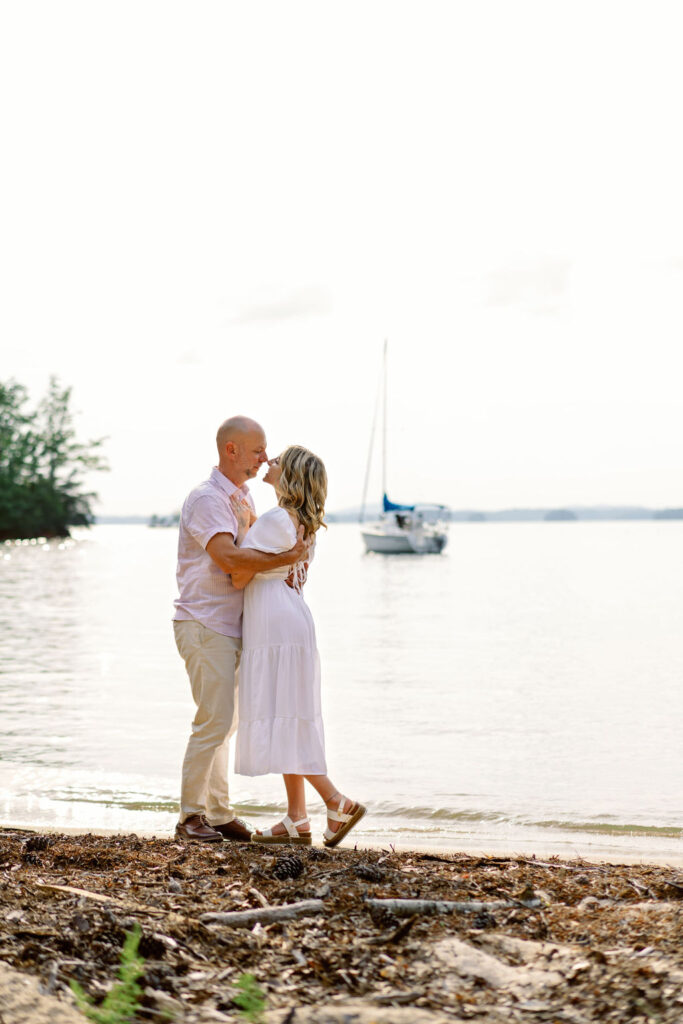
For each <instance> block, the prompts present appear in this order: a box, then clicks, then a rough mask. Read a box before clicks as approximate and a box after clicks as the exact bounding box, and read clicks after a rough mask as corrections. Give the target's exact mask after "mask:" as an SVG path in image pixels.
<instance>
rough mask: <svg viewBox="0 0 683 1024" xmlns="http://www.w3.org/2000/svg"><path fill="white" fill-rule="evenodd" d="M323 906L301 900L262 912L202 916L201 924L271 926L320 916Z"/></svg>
mask: <svg viewBox="0 0 683 1024" xmlns="http://www.w3.org/2000/svg"><path fill="white" fill-rule="evenodd" d="M324 909H325V904H324V903H323V901H322V900H301V901H300V902H299V903H288V904H285V906H282V907H267V908H266V907H264V908H263V910H236V911H232V912H230V913H227V914H217V913H210V914H202V915H201V916H200V918H199V920H200V921H201V922H202V924H218V925H222V926H223V927H224V928H251V927H252V925H255V924H271V923H272V922H273V921H288V920H290V919H291V918H293V917H311V916H312V915H314V914H322V913H323V912H324Z"/></svg>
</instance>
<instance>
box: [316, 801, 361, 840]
mask: <svg viewBox="0 0 683 1024" xmlns="http://www.w3.org/2000/svg"><path fill="white" fill-rule="evenodd" d="M346 799H347V797H345V796H342V794H341V793H340V794H339V806H338V807H337V810H336V811H331V810H330V809H329V807H328V809H327V817H328V818H329V820H330V821H339V822H341V824H340V826H339V828H338V829H337V831H336V832H333V831H332V829H331V828H326V829H325V831H324V833H323V842H324V844H325V846H336V845H337V843H340V842H341V841H342V839H343V838H344V836H345V835H347V833H349V832H350V831H351V829H352V828H353V826H354V825H357V824H358V822H359V821H360V819H361V818H362V817H363V815H364V814H365V810H366V809H365V807H363V805H362V804H355V803H353V802H351V810H350V811H347V812H344V811H343V810H342V808H343V806H344V802H345V801H346Z"/></svg>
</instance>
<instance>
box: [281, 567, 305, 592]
mask: <svg viewBox="0 0 683 1024" xmlns="http://www.w3.org/2000/svg"><path fill="white" fill-rule="evenodd" d="M296 575H297V580H296V581H295V579H294V569H293V568H292V571H291V572H290V574H289V576H288V577H287V579H286V580H285V583H286V584H287V586H288V587H291V588H292V590H301V588H302V587H303V585H304V583H305V582H306V580H307V579H308V562H304V563H303V565H300V566H299V568H298V569H297V573H296ZM295 582H297V583H298V586H295Z"/></svg>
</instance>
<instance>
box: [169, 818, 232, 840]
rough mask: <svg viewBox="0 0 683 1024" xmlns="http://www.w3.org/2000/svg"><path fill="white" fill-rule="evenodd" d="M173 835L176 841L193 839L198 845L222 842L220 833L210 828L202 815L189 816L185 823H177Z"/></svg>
mask: <svg viewBox="0 0 683 1024" xmlns="http://www.w3.org/2000/svg"><path fill="white" fill-rule="evenodd" d="M175 834H176V836H177V838H178V839H193V840H195V841H197V842H200V843H222V842H223V836H222V835H221V833H220V832H217V831H216V829H215V828H211V825H209V823H208V821H207V820H206V818H205V817H204V815H203V814H191V815H190V817H189V818H186V819H185V821H179V822H178V824H177V825H176V827H175Z"/></svg>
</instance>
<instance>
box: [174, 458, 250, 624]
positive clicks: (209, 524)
mask: <svg viewBox="0 0 683 1024" xmlns="http://www.w3.org/2000/svg"><path fill="white" fill-rule="evenodd" d="M235 491H237V492H238V493H240V494H241V495H243V497H245V498H246V500H247V501H248V502H249V504H250V505H251V507H252V509H253V508H254V499H253V498H252V496H251V494H250V493H249V489H248V488H247V486H246V485H244V486H242V487H236V486H235V484H234V483H233V482H232V480H228V478H227V477H226V476H223V474H222V473H221V472H220V470H219V469H218V468H217V467H214V468H213V470H212V471H211V476H210V477H209V479H208V480H205V481H204V483H202V484H200V485H199V486H198V487H195V489H194V490H193V491H190V493H189V494H188V496H187V498H186V499H185V504H184V505H183V510H182V512H181V515H180V531H179V535H178V568H177V571H176V579H177V581H178V593H179V596H178V598H177V600H176V602H175V615H174V616H173V618H174V619H175V620H176V621H181V622H182V621H183V620H187V619H194V620H195V621H197V622H201V624H202V625H203V626H206V627H207V628H208V629H212V630H214V632H216V633H222V634H223V635H224V636H236V637H241V636H242V606H243V591H241V590H236V589H235V588H234V587H233V585H232V580H231V579H230V576H229V575H228V574H227V573H225V572H223V570H222V569H220V568H219V567H218V566H217V565H216V563H215V562H214V560H213V559H212V558H211V556H210V555H209V554H207V552H206V545H207V544H208V543H209V541H210V540H211V538H212V537H215V536H216V534H217V533H231V534H232V536H233V538H234V539H235V540H237V519H236V518H235V514H234V512H233V510H232V506H231V504H230V495H231V494H234V492H235Z"/></svg>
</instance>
